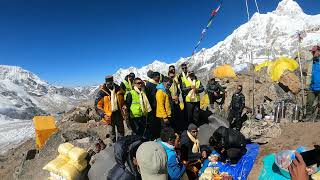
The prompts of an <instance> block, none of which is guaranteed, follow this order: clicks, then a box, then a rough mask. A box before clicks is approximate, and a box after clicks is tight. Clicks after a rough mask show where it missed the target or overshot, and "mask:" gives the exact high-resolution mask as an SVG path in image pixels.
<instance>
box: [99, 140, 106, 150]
mask: <svg viewBox="0 0 320 180" xmlns="http://www.w3.org/2000/svg"><path fill="white" fill-rule="evenodd" d="M98 142H99V145H100V149H101V150H104V149H105V148H106V144H105V143H104V142H103V141H102V140H101V139H99V140H98Z"/></svg>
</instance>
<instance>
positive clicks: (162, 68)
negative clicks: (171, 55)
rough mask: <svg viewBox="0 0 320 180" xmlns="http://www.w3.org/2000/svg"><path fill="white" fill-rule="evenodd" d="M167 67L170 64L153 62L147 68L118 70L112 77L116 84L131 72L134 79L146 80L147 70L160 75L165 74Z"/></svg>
mask: <svg viewBox="0 0 320 180" xmlns="http://www.w3.org/2000/svg"><path fill="white" fill-rule="evenodd" d="M169 65H170V64H167V63H164V62H161V61H158V60H155V61H154V62H153V63H151V64H149V65H147V66H143V67H141V68H136V67H130V68H128V69H119V70H118V71H117V72H116V73H115V74H114V75H113V76H114V79H115V81H116V82H117V83H120V82H121V81H122V80H123V79H124V78H125V76H126V75H128V74H129V73H131V72H133V73H135V74H136V77H140V78H142V79H145V80H147V79H149V78H148V77H147V72H148V71H149V70H152V71H158V72H160V73H163V74H167V73H168V71H167V70H168V68H169Z"/></svg>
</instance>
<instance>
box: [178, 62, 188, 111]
mask: <svg viewBox="0 0 320 180" xmlns="http://www.w3.org/2000/svg"><path fill="white" fill-rule="evenodd" d="M181 70H182V72H181V73H180V74H179V76H178V82H179V85H180V88H181V90H182V84H183V83H184V82H185V81H186V80H187V78H188V66H187V64H186V63H182V64H181ZM181 95H182V100H183V105H184V109H186V108H185V107H186V96H187V95H188V94H186V93H185V92H183V91H182V93H181Z"/></svg>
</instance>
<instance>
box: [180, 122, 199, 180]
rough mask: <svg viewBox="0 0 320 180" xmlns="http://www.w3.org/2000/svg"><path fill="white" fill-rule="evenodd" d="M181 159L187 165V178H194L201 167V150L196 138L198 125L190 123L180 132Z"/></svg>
mask: <svg viewBox="0 0 320 180" xmlns="http://www.w3.org/2000/svg"><path fill="white" fill-rule="evenodd" d="M181 160H182V162H183V163H184V164H186V165H187V174H188V177H189V179H195V177H197V176H198V171H199V169H200V168H201V151H200V142H199V140H198V127H197V126H196V125H195V124H192V123H191V124H190V125H189V126H188V130H185V131H184V132H182V134H181Z"/></svg>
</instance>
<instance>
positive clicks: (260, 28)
mask: <svg viewBox="0 0 320 180" xmlns="http://www.w3.org/2000/svg"><path fill="white" fill-rule="evenodd" d="M221 13H224V12H221ZM317 27H320V14H319V15H307V14H305V13H304V12H303V10H302V9H301V7H300V6H299V4H298V3H297V2H295V1H294V0H282V1H281V2H280V3H279V4H278V6H277V8H276V9H275V10H274V11H272V12H267V13H263V12H260V13H255V14H254V15H253V16H252V17H251V18H250V20H249V22H246V23H245V24H243V25H241V26H240V27H239V28H237V29H235V30H234V31H233V33H232V34H230V35H229V36H228V37H226V38H225V39H224V40H223V41H221V42H219V43H217V44H216V45H214V46H213V47H211V48H208V49H204V48H203V49H201V50H200V51H199V52H197V53H196V54H194V55H193V56H191V57H185V58H180V59H179V60H178V61H177V62H176V63H175V65H176V66H179V65H180V64H181V63H183V62H188V64H189V69H192V70H194V71H195V72H196V74H197V76H198V77H199V78H200V79H203V80H205V79H206V78H207V77H208V76H209V75H210V74H211V73H210V70H212V69H213V68H214V67H215V66H217V65H220V64H231V65H233V66H234V67H237V66H241V67H245V65H244V64H247V63H248V62H249V63H250V60H249V54H250V53H252V57H253V62H254V63H259V62H261V61H263V60H267V59H274V58H276V57H279V56H280V55H289V56H295V54H296V51H297V46H298V39H297V38H296V37H295V34H296V33H297V32H300V31H305V30H307V29H314V28H317ZM210 38H212V37H210V36H207V37H206V41H210ZM315 44H320V33H319V32H318V33H314V32H309V33H307V35H306V37H305V38H304V39H303V41H302V42H301V47H302V50H303V49H308V48H309V47H310V46H312V45H315ZM306 54H307V53H306ZM155 65H157V66H158V67H155ZM162 66H167V65H165V64H161V62H158V61H155V62H153V63H152V64H150V65H147V66H144V67H142V68H140V69H137V68H134V67H131V68H129V69H119V70H118V71H117V72H116V73H115V77H116V79H117V80H122V79H123V78H124V77H125V75H127V74H128V73H129V72H134V73H136V74H138V76H140V77H142V78H146V72H147V71H148V70H149V69H151V70H158V71H160V72H164V74H166V71H167V68H162ZM236 69H238V68H236ZM118 82H119V81H118Z"/></svg>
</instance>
